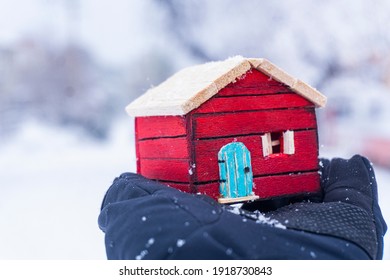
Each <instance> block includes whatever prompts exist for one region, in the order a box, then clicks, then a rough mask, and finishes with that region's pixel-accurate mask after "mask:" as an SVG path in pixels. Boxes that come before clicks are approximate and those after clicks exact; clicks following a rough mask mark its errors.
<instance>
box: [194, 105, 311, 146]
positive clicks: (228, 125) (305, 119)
mask: <svg viewBox="0 0 390 280" xmlns="http://www.w3.org/2000/svg"><path fill="white" fill-rule="evenodd" d="M314 128H317V122H316V116H315V111H314V108H296V109H285V110H265V111H253V112H247V111H245V112H234V113H219V114H200V115H195V116H194V117H193V129H194V134H193V138H194V140H195V139H202V138H217V137H226V136H239V135H250V134H259V133H266V132H271V131H284V130H301V129H314Z"/></svg>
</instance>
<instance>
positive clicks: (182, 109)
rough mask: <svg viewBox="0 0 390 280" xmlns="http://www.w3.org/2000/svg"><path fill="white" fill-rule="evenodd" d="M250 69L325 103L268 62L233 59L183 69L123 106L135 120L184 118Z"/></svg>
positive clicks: (317, 102)
mask: <svg viewBox="0 0 390 280" xmlns="http://www.w3.org/2000/svg"><path fill="white" fill-rule="evenodd" d="M251 68H254V69H257V70H259V71H260V72H262V73H264V74H266V75H268V76H270V77H271V78H272V79H274V80H277V81H279V82H281V83H283V84H285V85H287V86H289V87H290V88H291V90H292V91H294V92H296V93H297V94H299V95H301V96H303V97H304V98H306V99H308V100H309V101H311V102H313V103H314V104H315V105H316V106H317V107H324V106H325V104H326V97H325V96H324V95H322V94H321V93H320V92H319V91H317V90H316V89H314V88H313V87H311V86H309V85H308V84H306V83H304V82H302V81H300V80H298V79H296V78H294V77H292V76H290V75H289V74H287V73H286V72H284V71H283V70H282V69H280V68H278V67H277V66H276V65H274V64H272V63H271V62H269V61H268V60H266V59H264V58H244V57H242V56H235V57H232V58H229V59H227V60H224V61H216V62H209V63H205V64H201V65H196V66H192V67H188V68H184V69H183V70H181V71H179V72H177V73H176V74H174V75H173V76H171V77H170V78H168V79H167V80H166V81H164V82H163V83H161V84H160V85H158V86H156V87H153V88H151V89H149V90H148V91H147V92H146V93H144V94H143V95H141V96H140V97H138V98H137V99H135V100H134V101H133V102H131V103H130V104H129V105H128V106H127V107H126V111H127V113H128V114H129V115H130V116H134V117H140V116H172V115H185V114H187V113H189V112H190V111H192V110H194V109H196V108H198V107H199V106H200V105H201V104H203V103H204V102H205V101H207V100H208V99H210V98H211V97H213V96H214V95H215V94H217V93H218V92H219V91H220V90H221V89H223V88H224V87H226V86H227V85H228V84H230V83H231V82H233V81H235V80H236V79H237V78H239V77H241V76H242V75H243V74H245V73H246V72H247V71H248V70H250V69H251Z"/></svg>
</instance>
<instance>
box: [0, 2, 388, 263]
mask: <svg viewBox="0 0 390 280" xmlns="http://www.w3.org/2000/svg"><path fill="white" fill-rule="evenodd" d="M389 23H390V2H389V1H386V0H377V1H364V0H345V1H337V0H328V1H320V0H305V1H301V0H290V1H283V3H281V2H280V1H260V0H257V1H256V0H242V1H234V0H214V1H206V0H197V1H192V0H189V1H180V0H142V1H141V0H138V1H137V0H111V1H109V0H99V1H93V0H0V221H1V226H0V259H104V258H105V249H104V235H103V233H102V232H101V231H100V230H99V228H98V225H97V217H98V214H99V210H100V203H101V200H102V198H103V196H104V193H105V191H106V190H107V188H108V187H109V186H110V184H111V182H112V180H113V179H114V178H115V177H116V176H118V175H119V174H120V173H122V172H125V171H134V170H135V156H134V147H133V142H134V140H133V123H132V122H133V120H132V119H131V118H130V117H128V116H127V115H126V113H125V111H124V108H125V106H126V105H127V104H128V103H129V102H131V101H132V100H133V99H134V98H136V97H137V96H139V95H140V94H142V93H143V92H145V91H146V90H147V89H148V88H150V87H152V86H154V85H157V84H159V83H160V82H162V81H163V80H165V79H166V78H167V77H169V76H170V75H172V74H173V73H174V72H176V71H178V70H179V69H181V68H183V67H186V66H190V65H193V64H198V63H203V62H206V61H210V60H223V59H226V58H227V57H230V56H234V55H242V56H246V57H264V58H267V59H269V60H270V61H272V62H273V63H275V64H276V65H278V66H279V67H281V68H282V69H284V70H285V71H287V72H288V73H290V74H291V75H293V76H295V77H297V78H299V79H301V80H303V81H305V82H307V83H309V84H310V85H312V86H313V87H315V88H317V89H318V90H319V91H321V92H322V93H323V94H325V95H326V96H327V97H328V104H327V106H326V108H324V109H320V110H318V111H317V113H318V115H317V116H318V120H319V127H320V135H319V140H320V145H321V148H320V155H321V156H324V157H334V156H339V157H350V156H352V155H353V154H356V153H360V154H363V155H365V156H367V157H368V158H369V159H370V160H371V161H372V162H373V164H374V167H375V170H376V174H377V180H378V183H379V188H380V190H379V192H380V193H379V195H380V204H381V206H382V210H383V212H384V216H385V219H386V220H387V221H388V222H389V221H390V190H389V186H388V185H389V182H390V110H389V108H390V31H389V30H390V28H389V27H390V26H389ZM387 240H390V239H389V238H387ZM388 243H389V242H386V243H385V258H386V259H390V244H388Z"/></svg>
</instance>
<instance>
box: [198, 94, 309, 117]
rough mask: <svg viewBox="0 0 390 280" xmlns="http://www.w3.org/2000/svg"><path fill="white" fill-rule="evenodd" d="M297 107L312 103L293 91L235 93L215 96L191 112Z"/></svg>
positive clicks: (307, 105) (203, 112) (225, 111)
mask: <svg viewBox="0 0 390 280" xmlns="http://www.w3.org/2000/svg"><path fill="white" fill-rule="evenodd" d="M298 107H313V108H314V105H313V103H311V102H310V101H308V100H307V99H305V98H303V97H302V96H299V95H298V94H296V93H293V92H287V93H279V94H268V95H261V96H259V95H252V96H245V97H243V96H242V95H237V96H231V97H219V96H216V97H215V98H212V99H210V100H208V101H206V102H205V103H204V104H203V105H202V106H201V107H199V108H198V109H195V110H194V111H193V112H192V114H206V113H209V114H210V113H211V114H214V113H228V112H241V111H259V110H267V109H268V110H270V109H287V108H298Z"/></svg>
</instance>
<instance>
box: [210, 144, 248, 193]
mask: <svg viewBox="0 0 390 280" xmlns="http://www.w3.org/2000/svg"><path fill="white" fill-rule="evenodd" d="M218 164H219V177H220V187H219V190H220V193H221V195H222V198H233V199H235V198H240V197H248V196H251V195H252V187H253V173H252V166H251V156H250V152H249V150H248V149H247V148H246V147H245V145H244V144H243V143H241V142H233V143H230V144H227V145H225V146H223V147H222V148H221V149H220V150H219V153H218Z"/></svg>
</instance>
